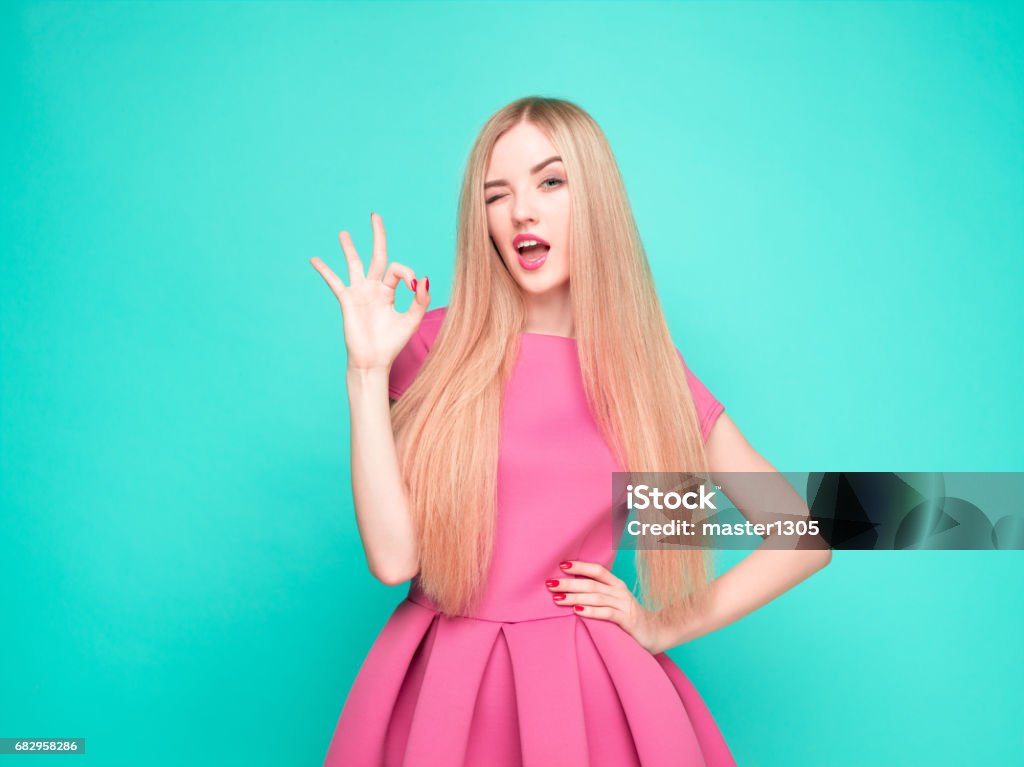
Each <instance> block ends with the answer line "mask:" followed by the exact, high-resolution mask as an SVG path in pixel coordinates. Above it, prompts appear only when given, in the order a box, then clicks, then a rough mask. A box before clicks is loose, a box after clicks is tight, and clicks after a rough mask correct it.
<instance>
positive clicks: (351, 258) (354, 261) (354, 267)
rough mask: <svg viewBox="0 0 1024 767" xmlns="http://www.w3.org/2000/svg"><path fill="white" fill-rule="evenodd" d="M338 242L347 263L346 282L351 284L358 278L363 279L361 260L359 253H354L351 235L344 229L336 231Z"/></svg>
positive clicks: (354, 247)
mask: <svg viewBox="0 0 1024 767" xmlns="http://www.w3.org/2000/svg"><path fill="white" fill-rule="evenodd" d="M338 242H340V243H341V249H342V250H343V251H345V262H346V263H347V264H348V284H349V285H353V284H355V282H357V281H358V280H362V279H365V274H364V272H363V262H362V261H360V260H359V254H358V253H356V246H355V245H354V244H353V243H352V235H350V234H349V233H348V232H345V231H342V232H338Z"/></svg>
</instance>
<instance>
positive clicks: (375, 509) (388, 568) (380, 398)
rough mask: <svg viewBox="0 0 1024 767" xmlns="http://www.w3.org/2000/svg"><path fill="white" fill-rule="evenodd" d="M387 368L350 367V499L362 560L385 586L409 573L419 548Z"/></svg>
mask: <svg viewBox="0 0 1024 767" xmlns="http://www.w3.org/2000/svg"><path fill="white" fill-rule="evenodd" d="M388 372H389V368H371V369H369V370H364V369H358V368H349V370H348V371H347V372H346V374H345V380H346V382H347V384H348V404H349V410H350V411H351V416H350V423H351V454H352V499H353V501H354V502H355V509H356V524H357V526H358V528H359V537H360V538H361V539H362V541H363V551H364V552H365V553H366V563H367V565H369V568H370V572H372V573H373V575H374V577H376V578H377V579H378V580H380V581H381V582H383V583H386V584H388V585H389V586H395V585H397V584H399V583H403V582H404V581H407V580H409V579H410V578H412V577H413V576H414V575H415V574H416V572H417V571H418V570H419V553H418V550H417V546H416V540H415V535H414V531H413V525H412V517H411V515H410V513H409V504H408V500H407V499H406V496H405V490H404V487H403V485H402V477H401V472H400V470H399V465H398V454H397V451H396V449H395V439H394V435H393V434H392V431H391V406H390V403H389V401H388Z"/></svg>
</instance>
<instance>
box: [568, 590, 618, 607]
mask: <svg viewBox="0 0 1024 767" xmlns="http://www.w3.org/2000/svg"><path fill="white" fill-rule="evenodd" d="M551 599H552V600H553V601H554V602H555V604H559V605H567V606H571V607H575V606H576V605H590V606H591V607H613V608H615V609H616V610H621V609H622V602H621V600H619V599H618V598H616V597H614V596H611V595H609V594H601V593H599V592H596V591H589V592H585V593H580V594H552V595H551Z"/></svg>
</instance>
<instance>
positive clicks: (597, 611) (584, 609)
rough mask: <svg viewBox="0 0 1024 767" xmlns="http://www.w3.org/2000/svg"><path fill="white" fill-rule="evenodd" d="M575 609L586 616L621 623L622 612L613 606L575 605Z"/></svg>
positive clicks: (578, 613) (577, 612)
mask: <svg viewBox="0 0 1024 767" xmlns="http://www.w3.org/2000/svg"><path fill="white" fill-rule="evenodd" d="M572 609H573V611H574V612H575V613H576V614H577V615H581V616H583V617H584V618H597V619H599V620H603V621H611V622H612V623H618V624H619V625H621V622H622V617H623V616H622V612H621V611H620V610H616V609H615V608H613V607H593V606H591V605H573V608H572Z"/></svg>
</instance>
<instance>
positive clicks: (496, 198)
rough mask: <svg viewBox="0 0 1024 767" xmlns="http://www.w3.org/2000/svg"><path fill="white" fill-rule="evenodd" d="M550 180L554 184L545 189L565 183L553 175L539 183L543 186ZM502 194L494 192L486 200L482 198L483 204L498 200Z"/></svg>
mask: <svg viewBox="0 0 1024 767" xmlns="http://www.w3.org/2000/svg"><path fill="white" fill-rule="evenodd" d="M552 181H553V182H554V183H555V186H549V187H546V188H547V189H557V188H558V187H559V186H561V185H562V184H564V183H565V181H563V180H562V179H560V178H556V177H555V176H552V177H551V178H546V179H544V180H543V181H541V182H540V183H541V186H543V185H544V184H547V183H550V182H552ZM504 196H505V195H503V194H496V195H494V197H488V198H487V199H486V200H484V204H485V205H490V204H491V203H492V202H494V201H495V200H500V199H501V198H502V197H504Z"/></svg>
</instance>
